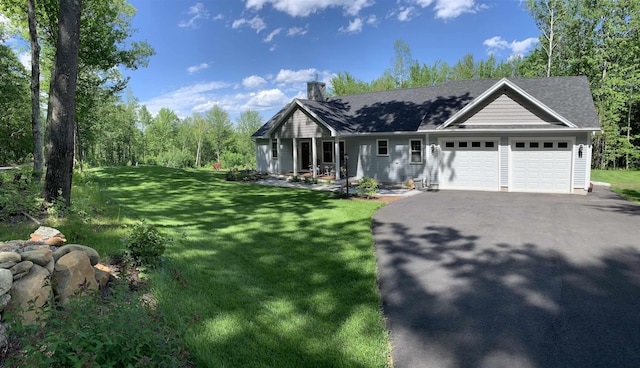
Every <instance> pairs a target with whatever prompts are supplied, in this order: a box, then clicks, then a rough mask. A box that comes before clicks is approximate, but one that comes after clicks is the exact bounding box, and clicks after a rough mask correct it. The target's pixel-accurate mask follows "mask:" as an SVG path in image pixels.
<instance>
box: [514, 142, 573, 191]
mask: <svg viewBox="0 0 640 368" xmlns="http://www.w3.org/2000/svg"><path fill="white" fill-rule="evenodd" d="M571 147H572V144H571V142H569V141H563V140H558V141H554V140H517V139H516V140H512V141H511V175H510V177H511V185H510V188H509V190H510V191H518V192H545V193H569V192H571Z"/></svg>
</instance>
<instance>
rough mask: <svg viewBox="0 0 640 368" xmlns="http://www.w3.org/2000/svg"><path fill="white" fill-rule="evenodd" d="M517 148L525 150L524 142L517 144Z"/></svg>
mask: <svg viewBox="0 0 640 368" xmlns="http://www.w3.org/2000/svg"><path fill="white" fill-rule="evenodd" d="M516 148H524V142H516Z"/></svg>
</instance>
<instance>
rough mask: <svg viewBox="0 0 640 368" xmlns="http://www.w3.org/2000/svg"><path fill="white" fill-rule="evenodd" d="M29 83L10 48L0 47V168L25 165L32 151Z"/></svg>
mask: <svg viewBox="0 0 640 368" xmlns="http://www.w3.org/2000/svg"><path fill="white" fill-rule="evenodd" d="M1 36H2V35H1V34H0V39H1V38H2V37H1ZM28 82H29V78H28V76H27V72H26V70H25V69H24V67H23V66H22V64H20V61H19V60H18V58H17V57H16V55H15V54H14V53H13V51H12V50H11V48H9V47H8V46H6V45H3V44H0V147H2V149H0V166H1V165H2V164H9V163H17V162H19V161H22V160H23V159H25V158H26V157H27V156H28V154H29V152H30V151H31V147H33V144H32V134H31V131H30V129H29V125H28V121H29V100H28V97H27V96H28V94H29V87H28Z"/></svg>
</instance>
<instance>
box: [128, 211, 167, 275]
mask: <svg viewBox="0 0 640 368" xmlns="http://www.w3.org/2000/svg"><path fill="white" fill-rule="evenodd" d="M123 241H124V245H125V248H126V254H127V256H129V257H130V258H131V259H132V261H133V262H134V264H136V265H149V266H157V265H158V264H159V263H160V261H161V257H162V255H163V254H164V252H165V250H166V248H167V243H169V242H171V239H170V238H168V237H166V236H164V235H163V234H162V233H160V231H158V229H156V227H155V226H154V225H150V224H147V223H146V222H145V221H142V222H141V223H139V224H136V225H133V226H132V227H131V230H130V232H129V234H128V235H127V237H126V238H125V239H124V240H123Z"/></svg>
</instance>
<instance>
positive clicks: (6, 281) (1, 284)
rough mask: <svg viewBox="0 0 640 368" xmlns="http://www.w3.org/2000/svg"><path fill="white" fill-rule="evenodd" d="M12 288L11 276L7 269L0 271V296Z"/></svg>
mask: <svg viewBox="0 0 640 368" xmlns="http://www.w3.org/2000/svg"><path fill="white" fill-rule="evenodd" d="M11 286H13V274H12V273H11V271H9V270H7V269H4V268H2V269H0V295H3V294H6V293H8V292H9V290H11Z"/></svg>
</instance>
